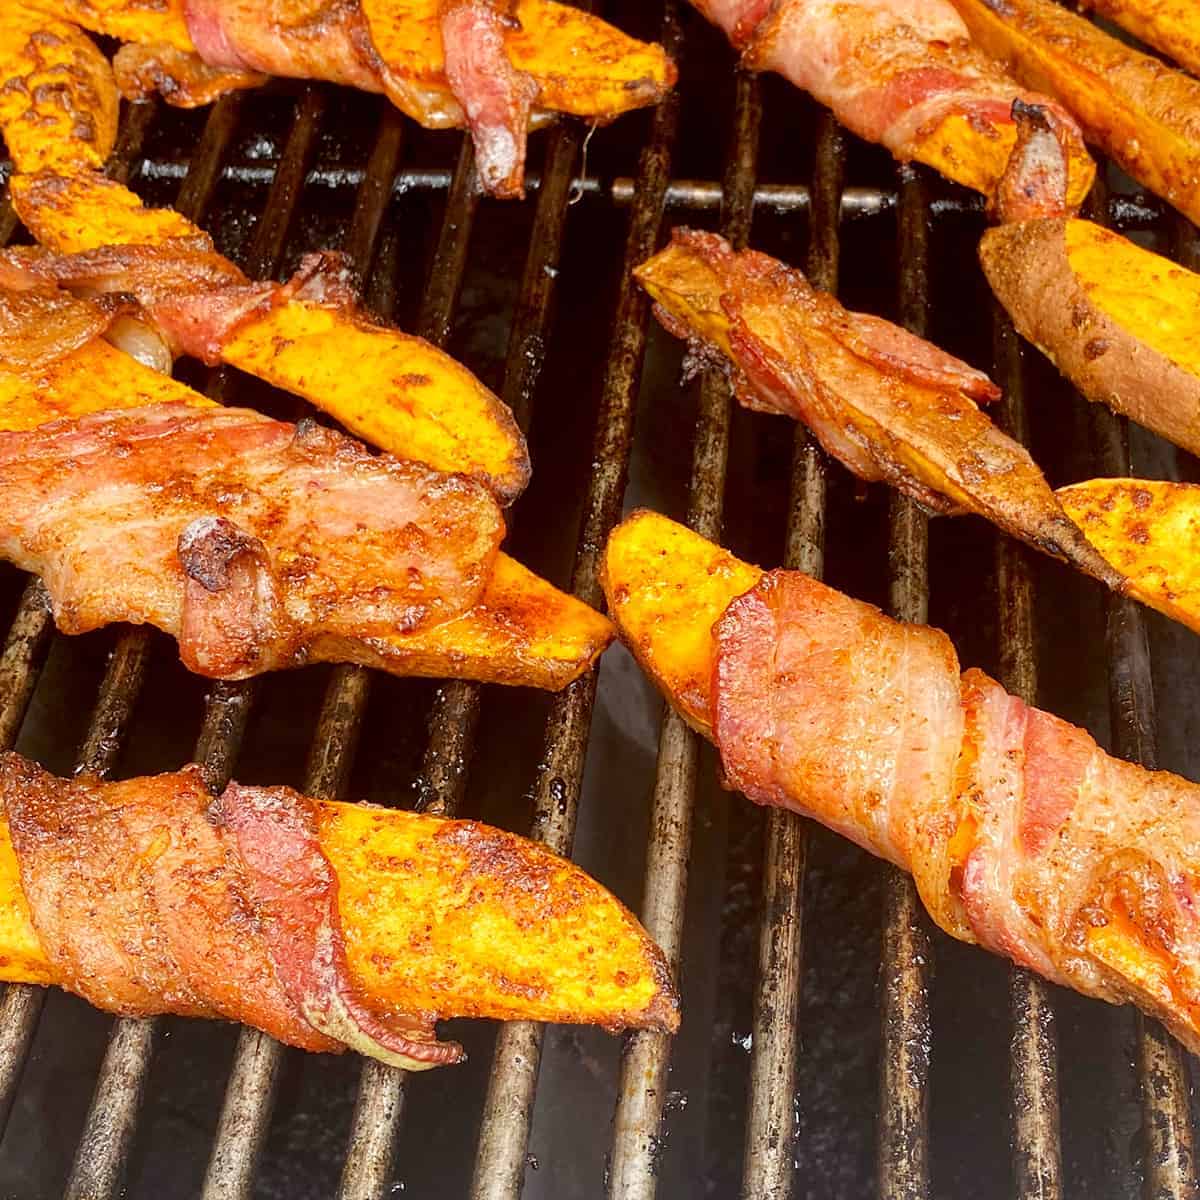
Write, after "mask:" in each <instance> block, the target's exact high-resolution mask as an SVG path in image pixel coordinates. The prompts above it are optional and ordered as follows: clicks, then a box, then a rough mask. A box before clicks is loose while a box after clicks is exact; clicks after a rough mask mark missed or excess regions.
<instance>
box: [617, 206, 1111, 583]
mask: <svg viewBox="0 0 1200 1200" xmlns="http://www.w3.org/2000/svg"><path fill="white" fill-rule="evenodd" d="M636 275H637V278H638V280H639V281H640V282H641V284H642V286H643V287H644V288H645V289H646V290H647V291H648V292H649V293H650V294H651V295H652V296H653V297H654V300H655V302H656V304H655V313H656V315H657V316H658V318H659V320H660V321H662V323H663V324H664V325H665V326H666V328H667V329H669V330H671V332H673V333H675V334H676V335H677V336H679V337H684V338H687V339H689V341H690V342H691V343H692V344H693V347H694V351H695V353H697V354H699V355H701V356H705V357H707V358H708V359H710V360H711V359H712V358H714V356H715V358H716V360H717V361H718V362H720V363H721V364H723V365H725V366H726V368H727V369H728V370H729V371H730V373H731V377H732V380H733V384H734V388H735V392H736V394H737V397H738V399H739V400H740V401H741V403H742V404H744V405H746V406H747V407H749V408H754V409H759V410H763V411H767V412H773V413H781V414H784V415H786V416H790V417H794V418H797V419H799V420H802V421H803V422H804V423H805V424H806V425H807V426H808V427H809V428H810V429H811V430H812V431H813V433H814V434H815V435H816V437H817V439H818V440H819V441H820V442H821V445H822V446H823V447H824V448H825V450H826V451H827V452H828V453H829V454H831V455H833V457H835V458H837V459H839V460H840V461H841V462H843V463H844V464H845V465H846V466H847V467H848V468H849V469H850V470H851V471H853V472H854V473H855V474H856V475H858V476H859V477H860V478H862V479H867V480H882V481H886V482H888V483H890V484H891V485H892V486H893V487H895V488H898V489H899V490H900V491H902V492H904V493H906V494H907V495H909V496H911V497H913V499H915V500H917V501H919V502H920V503H921V504H923V505H924V506H925V507H927V508H929V509H930V510H932V511H934V512H942V513H951V512H963V511H967V512H974V513H978V514H979V515H980V516H984V517H986V518H988V520H990V521H993V522H995V523H996V524H997V525H998V526H1000V528H1001V529H1003V530H1005V531H1006V532H1008V533H1010V534H1012V535H1013V536H1014V537H1018V538H1021V539H1022V540H1023V541H1026V542H1028V543H1029V544H1030V545H1032V546H1034V547H1036V548H1037V549H1039V550H1042V551H1044V552H1045V553H1047V554H1051V555H1053V556H1054V557H1056V558H1060V559H1062V560H1063V561H1065V562H1069V563H1071V564H1072V565H1073V566H1075V567H1078V568H1079V569H1080V570H1081V571H1084V572H1086V573H1087V574H1089V575H1092V576H1094V577H1095V578H1097V579H1099V580H1101V581H1102V582H1103V583H1105V584H1107V585H1108V586H1109V587H1113V588H1117V589H1120V588H1121V587H1122V580H1121V577H1120V576H1119V575H1118V573H1117V572H1116V571H1114V570H1113V568H1112V567H1111V566H1110V565H1109V564H1108V563H1107V562H1105V560H1104V559H1103V558H1102V557H1101V556H1100V555H1099V554H1098V553H1097V552H1096V551H1095V549H1094V548H1093V547H1092V546H1091V545H1089V544H1088V541H1087V539H1086V538H1085V537H1084V536H1083V534H1082V533H1080V531H1079V529H1078V528H1077V527H1076V526H1075V524H1074V523H1073V522H1072V521H1071V519H1070V518H1069V517H1068V516H1067V515H1066V513H1064V512H1063V510H1062V506H1061V505H1060V504H1059V502H1058V501H1057V500H1056V499H1055V497H1054V493H1053V492H1052V491H1051V490H1050V487H1049V485H1048V484H1047V483H1046V480H1045V478H1044V477H1043V475H1042V473H1041V471H1039V470H1038V468H1037V465H1036V464H1035V463H1034V461H1033V460H1032V459H1031V458H1030V457H1029V454H1028V452H1027V451H1026V450H1025V448H1024V447H1023V446H1021V445H1019V444H1018V443H1017V442H1014V441H1013V440H1012V439H1011V438H1010V437H1008V436H1006V435H1005V434H1003V433H1001V432H1000V430H999V429H997V428H996V426H995V425H993V424H992V422H991V421H990V420H989V419H988V418H987V417H986V416H985V415H984V414H983V412H981V411H980V409H979V406H978V403H977V401H982V402H987V401H989V400H993V399H995V398H996V397H997V396H998V395H999V391H998V389H996V388H995V386H994V385H993V384H992V383H991V382H990V380H989V379H988V378H987V376H985V375H983V374H981V373H980V372H978V371H976V370H974V369H973V368H971V367H969V366H968V365H967V364H966V363H964V362H960V361H959V360H958V359H956V358H953V357H951V356H950V355H949V354H946V353H945V352H944V351H942V350H939V349H938V348H937V347H936V346H933V345H931V344H930V343H929V342H926V341H923V340H922V339H920V338H918V337H914V336H913V335H912V334H910V333H908V332H906V331H905V330H903V329H901V328H900V327H899V326H896V325H892V324H890V323H889V322H887V321H884V320H881V319H880V318H878V317H874V316H870V315H868V314H864V313H852V312H847V310H846V309H844V308H843V307H842V306H841V305H840V304H839V303H838V302H837V301H836V300H835V299H834V298H833V297H832V296H828V295H826V294H824V293H822V292H819V291H817V290H816V289H815V288H813V287H811V286H810V285H809V283H808V281H807V280H806V279H805V278H804V276H803V275H802V274H801V273H800V272H799V271H796V270H794V269H793V268H790V267H786V266H784V264H783V263H780V262H777V261H776V260H775V259H772V258H768V257H767V256H766V255H765V254H758V253H755V252H754V251H743V252H741V253H737V252H735V251H733V250H732V249H731V248H730V246H729V244H728V243H727V242H725V241H724V240H723V239H721V238H719V237H717V236H716V235H714V234H706V233H695V232H692V231H688V230H679V229H677V230H675V233H674V236H673V238H672V241H671V244H670V246H668V247H667V248H666V249H665V250H663V251H661V252H660V253H659V254H657V255H655V256H654V257H653V258H651V259H649V260H648V261H646V262H645V263H643V264H642V265H641V266H640V267H638V268H637V270H636Z"/></svg>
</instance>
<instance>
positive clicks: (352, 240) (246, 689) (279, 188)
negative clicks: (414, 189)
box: [202, 88, 402, 1197]
mask: <svg viewBox="0 0 1200 1200" xmlns="http://www.w3.org/2000/svg"><path fill="white" fill-rule="evenodd" d="M325 103H326V101H325V99H324V92H323V91H319V90H318V89H315V88H313V89H307V90H306V92H305V95H304V98H303V99H302V100H301V102H300V104H299V105H298V108H297V115H296V119H295V121H294V122H293V125H292V129H291V132H290V133H289V136H288V142H287V145H286V146H285V148H284V154H283V158H282V160H281V163H280V169H279V172H278V173H277V175H276V177H275V184H274V185H273V188H272V193H271V195H270V196H269V197H268V200H267V207H266V210H265V212H264V215H263V220H262V223H261V224H260V227H259V229H258V230H256V238H255V244H254V246H253V247H252V250H251V254H250V256H249V257H250V260H251V262H252V265H253V267H254V268H255V269H254V274H255V275H257V276H260V277H261V276H263V275H266V274H268V273H271V274H273V273H274V272H276V271H277V270H278V266H279V263H280V261H281V260H282V257H283V250H284V246H285V244H286V240H287V234H288V230H289V229H290V227H291V223H292V218H293V216H294V213H295V209H296V206H297V204H298V202H299V197H300V192H301V190H302V188H303V186H304V180H305V178H306V176H307V173H308V172H307V167H308V163H309V161H310V160H311V157H312V154H313V153H314V151H315V147H316V138H317V135H318V133H319V130H320V122H321V117H322V116H323V114H324V109H325ZM401 130H402V126H401V124H400V123H399V122H398V121H397V120H396V119H395V118H394V117H393V116H392V115H391V114H390V110H389V112H386V113H385V115H384V117H383V119H382V120H381V122H380V130H379V134H378V135H377V137H376V142H375V146H374V148H373V150H372V153H371V158H370V161H369V165H368V172H367V174H366V176H364V185H363V187H362V188H361V189H360V191H359V194H358V197H357V200H356V204H355V212H354V217H353V218H352V220H351V226H350V231H349V234H348V236H347V242H346V251H347V254H348V255H349V257H350V263H351V266H352V268H353V269H354V271H355V272H356V274H357V275H358V276H359V277H360V278H361V277H362V276H363V275H365V274H366V272H367V271H368V270H369V267H370V263H371V259H372V258H373V256H374V253H375V246H376V243H377V240H378V234H379V227H380V224H381V222H382V219H383V213H384V210H385V208H386V206H387V203H388V201H389V199H390V197H391V187H390V179H391V177H392V175H393V174H394V172H395V169H396V165H397V163H398V161H399V155H400V150H401V143H402V133H401ZM285 167H286V169H285ZM253 688H254V685H253V684H252V683H247V684H239V685H234V686H233V687H232V688H231V689H230V693H231V698H233V699H235V700H240V701H242V702H243V705H244V706H245V707H248V705H249V701H250V697H251V696H252V695H253ZM368 690H369V679H368V676H367V672H366V671H364V670H361V669H359V668H353V667H338V668H335V670H334V672H333V675H332V677H331V679H330V682H329V685H328V687H327V690H326V694H325V699H324V701H323V703H322V709H321V715H320V717H319V718H318V723H317V731H316V735H315V737H314V741H313V745H312V747H311V749H310V752H309V758H308V762H307V764H306V767H305V779H304V790H305V791H306V792H307V793H308V794H309V795H312V796H315V797H317V798H321V799H332V798H336V796H337V795H339V794H340V793H341V791H342V789H343V788H344V787H345V784H346V780H347V778H348V776H349V771H350V767H351V765H352V763H353V758H354V750H355V748H356V746H357V744H358V735H359V731H360V728H361V721H362V714H363V712H364V710H365V708H366V701H367V693H368ZM283 1053H284V1048H283V1047H282V1046H281V1045H280V1044H279V1043H278V1042H276V1041H274V1040H273V1039H272V1038H270V1037H269V1036H267V1035H266V1034H264V1033H262V1032H260V1031H258V1030H251V1029H243V1030H242V1031H241V1032H240V1033H239V1035H238V1042H237V1049H236V1051H235V1053H234V1062H233V1067H232V1070H231V1073H230V1079H229V1083H228V1085H227V1087H226V1092H225V1101H224V1104H223V1106H222V1110H221V1117H220V1120H219V1122H218V1126H217V1134H216V1138H215V1139H214V1145H213V1152H212V1156H211V1158H210V1159H209V1163H208V1168H207V1171H206V1173H205V1178H204V1186H203V1193H202V1194H203V1195H205V1196H220V1197H229V1196H242V1195H248V1194H249V1192H250V1189H251V1188H252V1186H253V1181H254V1170H255V1167H256V1166H257V1162H258V1157H259V1154H260V1153H261V1150H262V1145H263V1142H264V1141H265V1139H266V1134H267V1130H268V1128H269V1125H270V1118H271V1112H272V1110H273V1107H274V1098H275V1088H276V1084H277V1082H278V1078H279V1069H280V1066H281V1064H282V1061H283Z"/></svg>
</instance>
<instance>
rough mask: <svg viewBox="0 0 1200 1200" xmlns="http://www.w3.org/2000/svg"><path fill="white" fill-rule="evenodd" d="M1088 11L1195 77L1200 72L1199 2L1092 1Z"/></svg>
mask: <svg viewBox="0 0 1200 1200" xmlns="http://www.w3.org/2000/svg"><path fill="white" fill-rule="evenodd" d="M1086 8H1090V9H1093V10H1095V11H1096V12H1098V13H1099V14H1100V15H1101V16H1103V17H1107V18H1108V19H1109V20H1110V21H1114V22H1115V23H1116V24H1118V25H1120V26H1121V28H1122V29H1127V30H1128V31H1129V32H1130V33H1132V34H1133V36H1134V37H1136V38H1140V39H1141V40H1142V41H1143V42H1145V43H1146V44H1147V45H1148V46H1153V47H1154V48H1155V49H1156V50H1161V51H1162V52H1163V53H1164V54H1165V55H1167V56H1168V57H1170V58H1173V59H1175V60H1176V62H1178V63H1179V64H1180V65H1181V66H1184V67H1187V69H1188V70H1189V71H1191V72H1192V73H1193V74H1196V73H1198V72H1200V7H1197V5H1196V0H1089V3H1088V4H1087V5H1086Z"/></svg>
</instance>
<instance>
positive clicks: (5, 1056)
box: [0, 105, 155, 1134]
mask: <svg viewBox="0 0 1200 1200" xmlns="http://www.w3.org/2000/svg"><path fill="white" fill-rule="evenodd" d="M154 111H155V110H154V108H153V107H152V106H150V105H145V106H140V107H139V108H137V110H136V111H135V112H134V113H133V114H132V115H131V117H130V119H129V120H127V121H126V122H125V123H124V125H123V126H122V129H121V134H120V137H119V139H118V142H117V145H116V147H115V148H114V152H113V157H112V159H111V161H110V164H109V168H108V174H109V175H110V176H111V177H112V178H113V179H115V180H117V181H118V182H124V181H125V180H127V179H128V178H129V175H130V172H131V170H132V167H133V164H134V162H135V161H136V160H137V158H138V156H139V155H140V153H141V149H142V145H143V143H144V141H145V137H146V133H147V132H148V130H149V127H150V124H151V122H152V120H153V116H154ZM9 211H11V208H10V210H9ZM3 225H4V228H3V230H0V232H2V233H3V234H4V240H5V241H7V240H8V238H9V237H11V235H12V233H13V231H14V229H15V222H11V223H10V222H9V221H8V220H4V221H3ZM53 630H54V618H53V616H52V614H51V612H50V602H49V596H48V595H47V592H46V589H45V587H44V586H43V585H42V583H41V582H40V581H39V580H36V579H31V580H30V582H29V583H28V584H27V585H26V587H25V591H24V592H23V594H22V596H21V602H20V607H19V608H18V610H17V614H16V617H15V618H14V620H13V624H12V626H11V628H10V630H9V635H8V638H7V640H6V643H5V647H4V652H3V655H2V656H0V697H2V699H0V705H2V707H0V730H2V733H3V741H2V742H0V745H3V746H4V747H6V748H7V747H11V746H12V745H13V744H14V743H15V741H16V739H17V735H18V734H19V733H20V728H21V723H22V721H23V720H24V717H25V712H26V710H27V708H28V705H29V700H30V698H31V697H32V695H33V690H34V687H35V686H36V684H37V677H38V675H39V673H40V671H41V666H42V663H43V661H44V659H45V654H46V651H47V649H48V647H49V642H50V635H51V633H52V632H53ZM149 638H150V635H149V632H148V631H147V630H145V629H133V630H126V631H125V632H124V633H123V634H122V635H121V636H120V638H119V639H118V642H117V645H116V648H115V649H114V651H113V654H112V657H111V659H110V660H109V664H108V668H107V670H106V672H105V676H104V679H103V681H102V683H101V687H100V693H99V698H98V700H97V703H96V708H95V711H94V712H93V715H92V721H91V725H90V728H89V731H88V734H87V735H86V737H85V740H84V744H83V746H82V747H81V748H80V751H79V754H78V756H77V760H76V762H77V766H78V768H79V769H80V770H86V771H89V772H91V773H93V774H98V775H99V774H104V773H106V772H107V771H108V770H109V769H110V768H111V767H112V764H113V762H114V761H115V759H116V755H117V752H118V750H119V748H120V743H121V738H122V736H123V734H124V732H125V728H126V726H127V724H128V721H129V717H130V716H131V714H132V711H133V706H134V704H135V702H136V698H137V692H138V691H139V690H140V687H141V678H142V672H143V669H144V665H145V654H146V648H147V646H148V644H149ZM45 996H46V992H45V989H44V988H41V987H34V986H31V985H28V984H10V985H9V986H8V987H7V988H6V989H5V996H4V1002H3V1004H2V1005H0V1134H2V1133H3V1131H4V1130H5V1129H6V1128H7V1126H8V1118H9V1115H10V1114H11V1112H12V1106H13V1101H14V1100H15V1098H16V1090H17V1086H18V1085H19V1083H20V1081H21V1074H22V1072H23V1070H24V1067H25V1060H26V1057H27V1056H28V1053H29V1047H30V1045H31V1044H32V1041H33V1035H34V1032H35V1030H36V1028H37V1022H38V1018H39V1017H40V1016H41V1012H42V1006H43V1004H44V1002H45Z"/></svg>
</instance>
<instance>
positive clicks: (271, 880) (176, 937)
mask: <svg viewBox="0 0 1200 1200" xmlns="http://www.w3.org/2000/svg"><path fill="white" fill-rule="evenodd" d="M0 799H2V800H3V804H4V809H5V812H6V813H7V816H8V821H9V826H10V829H11V831H12V841H13V848H14V850H15V851H16V854H17V861H18V866H19V868H20V872H21V886H22V888H23V890H24V892H25V896H26V898H27V900H28V901H29V905H30V911H31V914H32V918H33V924H34V928H35V929H36V931H37V934H38V938H39V940H40V941H41V943H42V945H43V948H44V949H45V951H46V954H47V957H48V958H49V959H50V961H51V963H52V964H53V966H54V968H55V971H56V973H57V975H58V978H59V981H60V982H61V983H62V986H64V987H66V988H68V989H69V990H71V991H73V992H76V993H77V994H79V995H81V996H83V997H84V999H86V1000H88V1001H89V1002H90V1003H92V1004H94V1005H96V1006H97V1007H99V1008H103V1009H105V1010H106V1011H108V1012H116V1013H123V1014H125V1015H131V1016H149V1015H151V1014H154V1013H165V1012H170V1013H176V1014H179V1015H182V1016H195V1017H224V1018H226V1019H228V1020H231V1021H239V1022H241V1023H243V1024H247V1025H254V1026H255V1027H256V1028H259V1029H262V1030H265V1031H266V1032H267V1033H269V1034H271V1035H272V1036H273V1037H275V1038H278V1039H279V1040H280V1041H283V1042H287V1043H288V1044H290V1045H293V1046H300V1047H302V1048H304V1049H306V1050H323V1051H332V1052H340V1051H342V1050H346V1049H353V1050H357V1051H358V1052H359V1053H362V1054H366V1055H368V1056H371V1057H374V1058H378V1059H381V1060H382V1061H384V1062H388V1063H391V1064H393V1065H396V1066H402V1067H406V1068H408V1069H410V1070H422V1069H425V1068H427V1067H433V1066H441V1065H444V1064H447V1063H454V1062H459V1061H461V1059H462V1048H461V1047H460V1046H458V1045H457V1044H456V1043H453V1042H447V1043H441V1042H438V1041H437V1040H436V1038H435V1036H434V1032H433V1016H432V1014H427V1013H423V1014H416V1015H414V1016H411V1017H410V1016H407V1015H405V1014H401V1013H394V1012H388V1013H379V1012H375V1011H374V1010H373V1009H372V1008H371V1007H370V1005H369V1004H368V1003H367V1001H366V1000H365V999H364V998H363V997H362V996H361V995H360V994H359V993H358V990H357V988H356V986H355V984H354V981H353V979H352V978H351V974H350V968H349V966H348V964H347V961H346V953H345V945H344V940H343V935H342V929H341V922H340V918H339V916H338V907H337V877H336V875H335V873H334V871H333V868H332V866H331V865H330V863H329V861H328V859H327V858H326V857H325V855H324V853H323V852H322V850H321V846H320V842H319V840H318V835H317V820H316V812H315V808H314V805H313V802H312V801H311V800H309V799H308V798H307V797H305V796H301V795H299V794H298V793H296V792H294V791H292V790H291V789H290V788H247V787H241V786H239V785H238V784H236V783H231V784H230V785H229V786H228V787H227V788H226V789H225V791H224V793H223V794H222V795H221V797H220V798H219V799H218V800H213V798H212V797H211V796H210V794H209V792H208V791H207V789H206V788H205V787H204V784H203V780H202V778H201V775H200V771H199V769H198V768H196V767H189V768H187V769H185V770H183V771H180V772H178V773H176V774H174V775H160V776H156V777H154V778H151V779H134V780H128V781H126V782H122V783H100V782H98V781H96V780H91V779H75V780H63V779H56V778H55V777H54V776H52V775H48V774H47V773H46V772H44V771H42V770H41V769H40V768H39V767H37V766H35V765H34V764H33V763H30V762H28V761H26V760H25V759H23V758H21V757H20V756H19V755H16V754H12V753H9V754H5V755H3V756H2V757H0Z"/></svg>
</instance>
